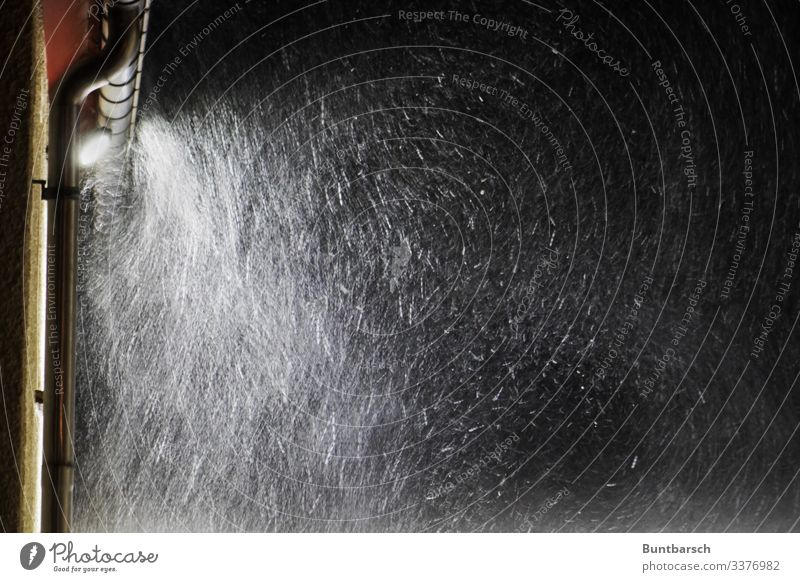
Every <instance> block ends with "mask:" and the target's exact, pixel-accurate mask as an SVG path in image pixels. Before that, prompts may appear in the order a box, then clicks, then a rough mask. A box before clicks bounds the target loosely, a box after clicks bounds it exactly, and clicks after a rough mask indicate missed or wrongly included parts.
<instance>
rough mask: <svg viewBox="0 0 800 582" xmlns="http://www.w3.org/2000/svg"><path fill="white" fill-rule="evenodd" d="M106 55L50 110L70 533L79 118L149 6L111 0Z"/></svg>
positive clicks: (60, 472) (52, 259) (51, 300)
mask: <svg viewBox="0 0 800 582" xmlns="http://www.w3.org/2000/svg"><path fill="white" fill-rule="evenodd" d="M107 6H108V8H107V9H108V20H109V35H108V42H107V43H106V46H105V48H104V49H103V51H102V52H101V53H100V54H99V55H98V56H97V57H95V58H93V59H91V60H90V61H87V62H85V63H83V64H81V65H79V66H77V67H75V68H74V69H72V70H70V71H68V72H67V73H66V75H65V76H64V78H63V79H62V81H61V82H60V83H59V86H58V88H57V89H56V95H55V97H54V99H53V104H52V108H51V112H50V141H49V146H48V188H47V189H46V190H45V199H46V202H47V232H46V234H45V248H46V261H45V265H46V290H45V314H46V315H45V318H46V319H45V376H44V440H43V460H42V463H43V464H42V514H41V515H42V520H41V531H42V532H69V531H70V530H71V522H72V491H73V485H74V462H75V453H74V447H73V440H72V439H73V434H72V428H73V426H74V419H75V323H76V312H77V289H76V282H77V257H78V253H77V250H78V236H77V233H78V195H79V185H80V169H79V164H78V151H79V145H80V133H79V131H78V121H79V118H80V111H81V107H82V105H83V102H84V100H85V99H86V97H87V96H88V95H89V94H90V93H92V92H93V91H96V90H97V89H99V88H101V87H103V86H105V85H106V84H108V83H109V80H110V79H111V78H112V77H113V76H114V75H115V74H117V73H118V72H119V71H121V70H123V69H124V68H125V67H127V66H129V65H130V63H131V61H132V60H133V59H135V57H136V55H137V51H138V48H139V35H140V28H141V27H140V22H139V16H140V14H141V10H142V7H141V2H140V1H139V0H133V1H131V0H127V1H125V0H116V1H111V2H108V5H107Z"/></svg>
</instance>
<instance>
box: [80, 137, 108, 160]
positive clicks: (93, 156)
mask: <svg viewBox="0 0 800 582" xmlns="http://www.w3.org/2000/svg"><path fill="white" fill-rule="evenodd" d="M82 141H83V143H82V144H81V151H80V154H79V156H78V160H79V161H80V163H81V165H82V166H91V165H92V164H94V163H95V162H96V161H97V160H99V159H100V158H101V157H102V156H103V154H104V153H105V152H106V150H107V149H108V146H109V145H110V144H111V133H110V132H108V131H106V130H102V129H98V130H96V131H93V132H91V133H90V134H88V135H87V136H86V137H84V138H83V140H82Z"/></svg>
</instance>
